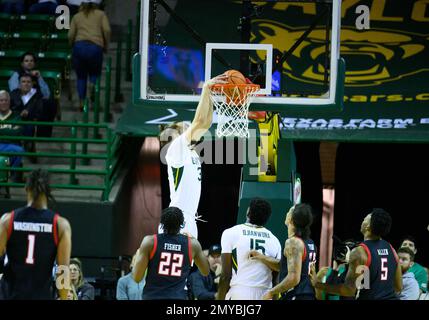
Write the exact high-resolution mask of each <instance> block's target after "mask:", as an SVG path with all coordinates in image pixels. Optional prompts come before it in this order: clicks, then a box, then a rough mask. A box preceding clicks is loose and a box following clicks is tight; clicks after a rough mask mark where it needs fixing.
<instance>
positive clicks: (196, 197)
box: [165, 134, 201, 237]
mask: <svg viewBox="0 0 429 320" xmlns="http://www.w3.org/2000/svg"><path fill="white" fill-rule="evenodd" d="M189 144H190V143H189V142H188V140H187V139H186V137H185V134H181V135H180V136H179V137H177V138H176V139H174V140H173V142H172V143H171V144H170V146H169V147H168V150H167V154H166V155H165V159H166V161H167V166H168V182H169V185H170V207H177V208H179V209H181V210H182V211H183V214H184V216H185V223H186V224H188V223H193V224H195V227H192V229H194V228H196V223H195V216H196V213H197V210H198V203H199V202H200V195H201V163H200V157H199V156H198V154H197V153H196V152H195V151H194V150H191V149H190V147H189ZM191 220H192V221H191ZM185 229H187V228H185ZM185 231H189V230H185ZM191 234H192V235H193V236H194V237H197V234H195V233H194V232H191Z"/></svg>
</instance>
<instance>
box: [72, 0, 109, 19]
mask: <svg viewBox="0 0 429 320" xmlns="http://www.w3.org/2000/svg"><path fill="white" fill-rule="evenodd" d="M83 2H92V3H95V4H97V5H99V6H100V4H101V2H102V0H92V1H90V0H67V2H66V3H67V6H68V7H69V9H70V14H71V15H72V16H74V15H75V14H76V13H78V11H79V7H80V5H81V4H82V3H83Z"/></svg>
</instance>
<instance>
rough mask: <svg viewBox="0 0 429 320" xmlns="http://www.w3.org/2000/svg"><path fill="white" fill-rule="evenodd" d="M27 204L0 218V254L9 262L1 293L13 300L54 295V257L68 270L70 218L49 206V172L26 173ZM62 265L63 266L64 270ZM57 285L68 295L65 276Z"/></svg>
mask: <svg viewBox="0 0 429 320" xmlns="http://www.w3.org/2000/svg"><path fill="white" fill-rule="evenodd" d="M25 191H26V193H27V206H25V207H22V208H19V209H16V210H13V211H12V212H10V213H6V214H4V215H3V216H2V217H1V219H0V256H1V255H3V254H5V253H6V256H7V260H8V263H7V265H6V266H5V271H4V277H3V279H2V286H3V288H2V289H3V290H2V291H3V294H4V297H5V298H6V299H13V300H21V299H25V300H40V299H43V300H49V299H53V298H54V290H53V288H52V269H53V267H54V262H55V260H56V261H57V264H58V265H59V266H60V267H64V269H66V270H67V268H68V265H69V260H70V252H71V228H70V224H69V222H68V221H67V220H66V219H65V218H63V217H60V216H59V215H58V214H57V213H55V212H54V211H52V210H50V209H48V201H49V200H51V201H55V200H54V198H53V196H52V195H51V189H50V186H49V176H48V173H47V172H46V171H44V170H41V169H38V170H35V171H33V172H31V174H30V175H29V176H28V178H27V184H26V186H25ZM64 269H63V270H64ZM67 275H68V273H67V272H65V273H64V275H63V277H64V282H62V283H63V284H65V285H64V286H63V287H60V288H57V289H58V293H59V296H60V298H61V299H64V300H66V299H67V292H68V290H67V283H68V281H67V280H68V279H65V277H67Z"/></svg>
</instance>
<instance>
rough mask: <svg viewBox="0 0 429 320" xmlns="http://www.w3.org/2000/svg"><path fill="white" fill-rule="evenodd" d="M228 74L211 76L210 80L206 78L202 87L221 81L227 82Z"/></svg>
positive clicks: (220, 82)
mask: <svg viewBox="0 0 429 320" xmlns="http://www.w3.org/2000/svg"><path fill="white" fill-rule="evenodd" d="M227 80H228V76H227V75H226V74H220V75H218V76H216V77H213V78H211V79H210V80H207V81H206V82H205V83H204V87H208V88H209V87H211V86H212V85H214V84H222V83H228V81H227Z"/></svg>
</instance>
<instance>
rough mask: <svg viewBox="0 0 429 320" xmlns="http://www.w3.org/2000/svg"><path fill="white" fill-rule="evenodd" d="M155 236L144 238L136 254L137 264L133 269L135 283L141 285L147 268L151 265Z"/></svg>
mask: <svg viewBox="0 0 429 320" xmlns="http://www.w3.org/2000/svg"><path fill="white" fill-rule="evenodd" d="M153 243H154V241H153V235H151V236H146V237H144V238H143V241H142V243H141V245H140V248H139V249H138V250H137V253H136V258H135V259H136V262H135V265H134V268H133V279H134V281H135V282H137V283H139V282H140V281H142V279H143V277H144V275H145V273H146V269H147V266H148V264H149V257H150V251H151V250H152V248H153Z"/></svg>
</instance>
